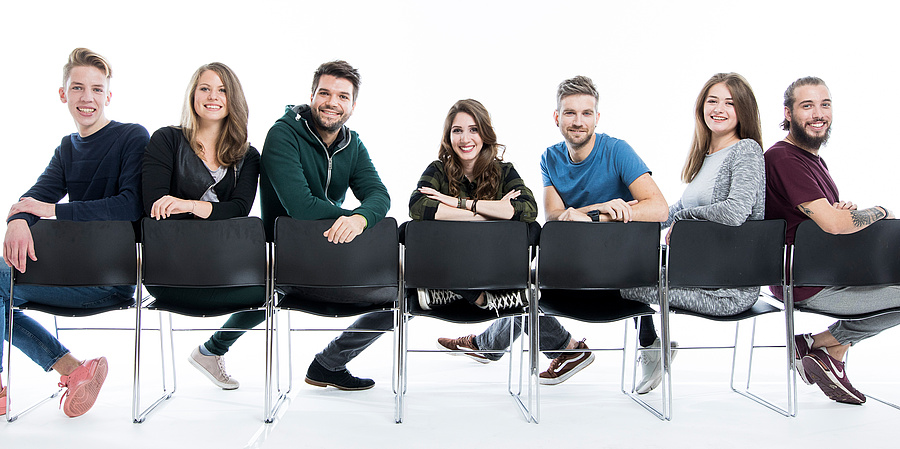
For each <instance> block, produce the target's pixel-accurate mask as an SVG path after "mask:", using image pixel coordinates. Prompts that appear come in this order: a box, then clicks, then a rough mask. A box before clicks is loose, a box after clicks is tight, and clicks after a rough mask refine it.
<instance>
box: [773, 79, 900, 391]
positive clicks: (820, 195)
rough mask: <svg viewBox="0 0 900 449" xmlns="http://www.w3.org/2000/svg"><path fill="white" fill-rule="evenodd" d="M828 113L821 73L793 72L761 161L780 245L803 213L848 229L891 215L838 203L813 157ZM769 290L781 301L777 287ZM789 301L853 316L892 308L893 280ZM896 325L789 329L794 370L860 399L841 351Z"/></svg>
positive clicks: (881, 321)
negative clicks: (780, 229)
mask: <svg viewBox="0 0 900 449" xmlns="http://www.w3.org/2000/svg"><path fill="white" fill-rule="evenodd" d="M831 118H832V110H831V93H830V92H829V90H828V86H826V85H825V82H824V81H822V80H821V79H819V78H816V77H806V78H800V79H798V80H797V81H794V82H793V83H792V84H791V85H790V86H789V87H788V88H787V90H786V91H785V93H784V122H782V125H781V126H782V128H783V129H785V130H786V131H788V135H787V137H785V138H784V140H782V141H780V142H778V143H776V144H775V145H772V147H771V148H769V150H768V151H766V154H765V159H766V218H767V219H776V218H783V219H785V220H786V221H787V234H786V243H787V244H791V243H793V241H794V234H795V233H796V231H797V226H799V225H800V223H801V222H803V221H805V220H809V219H812V220H813V221H814V222H815V223H816V224H817V225H819V227H820V228H822V230H823V231H825V232H828V233H830V234H850V233H853V232H857V231H859V230H861V229H863V228H865V227H867V226H869V225H871V224H872V223H874V222H876V221H878V220H881V219H885V218H894V216H893V214H892V213H891V211H889V210H888V209H886V208H884V207H881V206H875V207H871V208H868V209H863V210H859V209H858V208H857V207H856V204H853V203H852V202H850V201H841V199H840V195H839V194H838V189H837V186H836V185H835V184H834V180H833V179H831V175H830V174H829V172H828V166H827V165H825V161H823V160H822V158H820V157H819V148H820V147H821V146H822V145H824V144H825V142H826V141H827V140H828V137H829V135H830V134H831ZM772 290H773V292H774V293H775V294H776V296H778V297H779V299H783V298H781V289H780V288H778V289H775V288H773V289H772ZM794 300H795V301H797V302H800V301H802V304H803V307H804V308H807V309H810V310H818V311H822V312H831V313H838V314H847V315H853V314H860V313H868V312H874V311H878V310H884V309H889V308H893V307H900V286H889V287H826V288H821V287H803V288H795V289H794ZM897 324H900V313H887V314H884V315H880V316H877V317H874V318H867V319H864V320H854V321H844V320H841V321H838V322H836V323H834V324H832V325H831V326H829V327H828V329H827V330H826V331H824V332H822V333H819V334H815V335H813V334H803V335H796V336H794V340H795V343H796V351H795V354H794V356H795V358H796V359H797V360H796V363H795V366H796V369H797V374H799V375H800V378H801V379H803V381H804V382H806V383H807V384H808V385H811V384H812V383H813V382H815V383H816V385H818V386H819V388H821V389H822V391H823V392H824V393H825V394H826V395H827V396H828V397H829V398H831V399H833V400H835V401H838V402H844V403H850V404H862V403H863V402H865V401H866V397H865V396H864V395H863V394H862V393H860V392H859V391H858V390H856V389H855V388H853V386H852V385H850V381H849V380H848V379H847V375H846V372H845V371H844V363H843V361H842V360H843V359H844V355H845V354H846V352H847V350H848V349H849V348H850V345H852V344H855V343H856V342H858V341H861V340H863V339H866V338H868V337H871V336H873V335H876V334H878V333H879V332H881V331H883V330H885V329H888V328H890V327H893V326H896V325H897Z"/></svg>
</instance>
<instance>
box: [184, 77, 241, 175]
mask: <svg viewBox="0 0 900 449" xmlns="http://www.w3.org/2000/svg"><path fill="white" fill-rule="evenodd" d="M207 70H211V71H213V72H215V73H216V75H219V79H220V80H222V84H223V85H224V86H225V98H226V102H225V104H226V107H227V108H228V115H227V116H226V117H225V125H224V126H223V127H222V131H221V133H219V137H218V139H216V149H215V151H216V158H218V160H219V163H221V164H222V165H224V166H226V167H230V166H232V165H234V164H235V163H237V162H238V161H240V160H241V159H243V157H244V155H245V154H247V148H249V147H250V143H249V142H248V141H247V122H248V118H249V114H250V113H249V108H248V107H247V99H246V98H245V97H244V89H243V88H242V87H241V82H240V81H239V80H238V78H237V75H235V74H234V71H232V70H231V68H229V67H228V66H227V65H225V64H222V63H221V62H211V63H209V64H204V65H202V66H200V68H199V69H197V71H196V72H194V76H192V77H191V82H190V84H189V85H188V90H187V93H186V94H185V96H184V109H183V110H182V112H181V132H183V133H184V137H185V138H186V139H187V141H188V142H190V144H191V148H193V150H194V152H195V153H197V155H198V156H199V155H201V154H202V153H203V148H202V147H201V146H200V142H198V141H197V131H198V130H199V129H200V120H199V116H198V115H197V111H195V110H194V96H195V93H196V91H197V85H198V84H200V75H202V74H203V73H204V72H206V71H207Z"/></svg>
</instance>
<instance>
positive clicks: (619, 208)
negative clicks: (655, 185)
mask: <svg viewBox="0 0 900 449" xmlns="http://www.w3.org/2000/svg"><path fill="white" fill-rule="evenodd" d="M637 203H638V202H637V200H631V201H627V202H626V201H625V200H623V199H621V198H616V199H614V200H609V201H607V202H605V203H602V204H600V207H599V208H597V210H599V211H600V213H602V214H607V215H609V217H610V219H612V221H621V222H624V223H628V222H629V221H631V213H632V210H631V206H634V205H635V204H637Z"/></svg>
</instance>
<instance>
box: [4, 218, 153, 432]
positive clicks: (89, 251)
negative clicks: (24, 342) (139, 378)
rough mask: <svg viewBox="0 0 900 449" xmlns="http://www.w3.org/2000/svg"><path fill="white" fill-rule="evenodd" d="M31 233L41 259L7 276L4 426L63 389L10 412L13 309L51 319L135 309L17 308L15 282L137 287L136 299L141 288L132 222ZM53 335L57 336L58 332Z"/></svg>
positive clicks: (65, 225) (45, 223)
mask: <svg viewBox="0 0 900 449" xmlns="http://www.w3.org/2000/svg"><path fill="white" fill-rule="evenodd" d="M31 233H32V237H33V238H34V241H35V252H36V254H37V255H39V256H40V257H39V259H38V260H37V261H32V260H29V261H28V269H27V270H26V272H25V273H20V272H18V271H17V270H15V269H12V270H11V273H10V286H9V297H10V307H9V314H8V315H7V330H8V332H9V345H8V351H7V353H6V356H7V361H6V386H7V389H6V391H7V392H6V401H7V413H6V421H7V422H13V421H15V420H17V419H18V418H19V417H20V416H22V415H23V414H25V413H28V412H30V411H32V410H34V409H35V408H37V407H38V406H40V405H41V404H43V403H45V402H46V401H49V400H50V399H54V398H56V397H58V396H59V394H60V393H62V389H58V390H57V391H56V392H54V393H53V394H51V395H50V396H49V397H46V398H44V399H41V400H40V401H38V402H37V403H35V404H32V405H31V406H29V407H27V408H26V409H25V410H23V411H21V412H18V413H14V412H13V408H12V405H13V403H14V402H13V400H12V399H13V396H12V395H11V392H10V388H9V387H10V386H11V384H12V348H13V325H14V311H15V310H17V309H19V310H36V311H40V312H44V313H48V314H51V315H53V316H54V320H55V317H56V316H70V317H84V316H92V315H96V314H100V313H103V312H107V311H112V310H124V309H127V308H128V307H132V306H133V305H134V301H133V300H132V301H131V302H123V303H122V304H117V305H113V306H109V307H102V308H95V309H84V308H65V307H53V306H47V305H42V304H40V303H31V302H28V303H25V304H24V305H23V306H22V307H17V306H14V305H13V304H12V298H13V295H14V293H15V292H14V290H15V285H16V283H17V282H18V283H19V284H22V285H45V286H57V287H92V286H116V285H135V286H136V293H135V296H137V295H138V293H137V292H138V291H140V288H141V284H140V275H139V273H140V260H139V257H138V255H137V254H138V253H137V251H138V248H137V244H136V243H135V238H134V228H133V224H132V223H131V222H128V221H90V222H76V221H64V220H40V221H38V222H37V223H35V224H34V226H32V227H31ZM101 243H102V245H101ZM75 256H77V257H78V260H79V263H78V264H76V265H72V263H71V261H72V257H75ZM54 324H55V321H54ZM68 329H76V328H68ZM103 329H108V328H103ZM126 330H130V329H126ZM56 333H57V336H58V335H59V333H58V329H57V332H56Z"/></svg>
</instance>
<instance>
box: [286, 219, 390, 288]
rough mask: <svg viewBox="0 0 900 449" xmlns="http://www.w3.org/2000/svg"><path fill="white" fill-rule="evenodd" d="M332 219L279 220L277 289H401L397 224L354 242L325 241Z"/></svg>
mask: <svg viewBox="0 0 900 449" xmlns="http://www.w3.org/2000/svg"><path fill="white" fill-rule="evenodd" d="M333 223H334V220H295V219H293V218H290V217H278V218H277V219H276V220H275V280H274V282H275V285H276V286H278V287H282V286H292V287H312V288H332V287H342V288H345V287H395V288H396V287H398V286H399V282H400V281H399V279H400V276H399V272H400V268H399V267H400V258H399V253H400V246H399V242H398V232H397V221H396V220H394V219H393V218H390V217H388V218H385V219H383V220H381V221H379V222H378V223H377V224H376V225H375V226H372V227H371V228H369V229H366V230H365V232H363V233H362V234H360V235H358V236H356V238H354V239H353V241H352V242H350V243H342V244H334V243H329V242H328V240H327V239H326V238H325V237H323V234H324V233H325V231H326V230H328V228H330V227H331V225H332V224H333Z"/></svg>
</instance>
